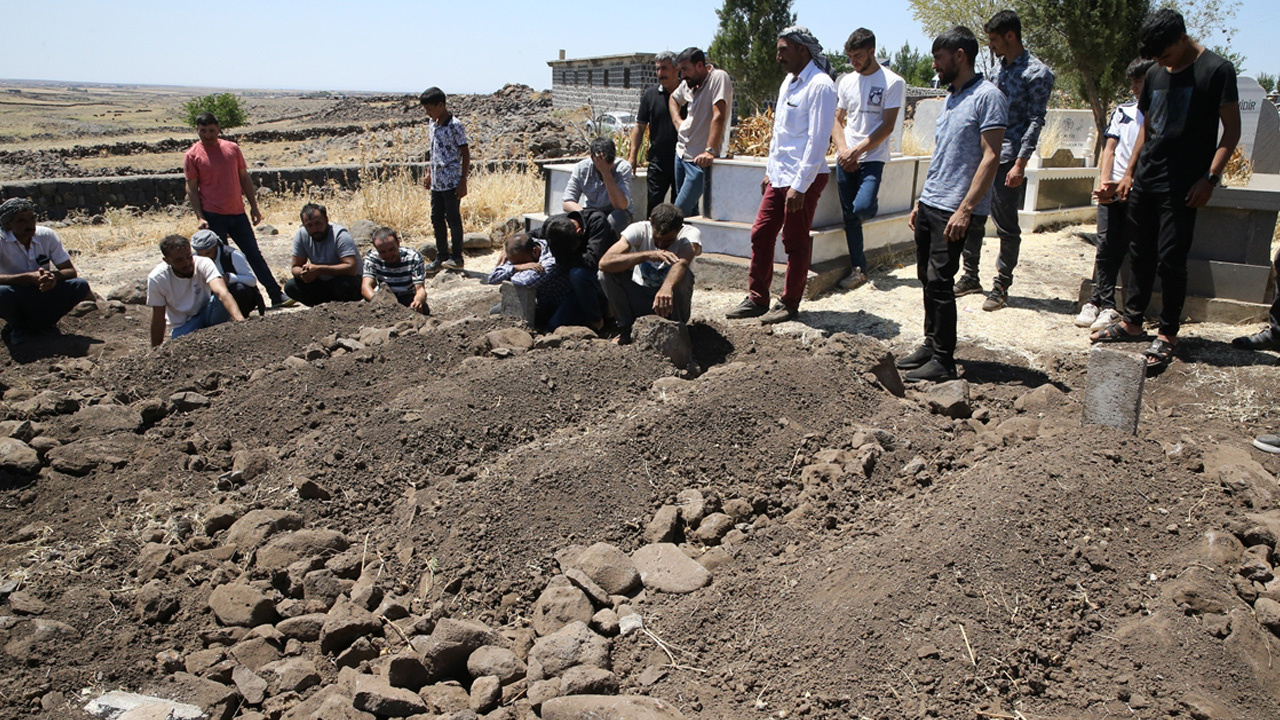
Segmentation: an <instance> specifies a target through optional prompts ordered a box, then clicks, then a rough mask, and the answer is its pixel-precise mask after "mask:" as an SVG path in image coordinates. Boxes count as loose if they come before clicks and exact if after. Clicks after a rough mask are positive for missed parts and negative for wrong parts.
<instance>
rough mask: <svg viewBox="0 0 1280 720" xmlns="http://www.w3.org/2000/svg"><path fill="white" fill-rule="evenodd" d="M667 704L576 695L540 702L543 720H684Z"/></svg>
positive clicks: (626, 697)
mask: <svg viewBox="0 0 1280 720" xmlns="http://www.w3.org/2000/svg"><path fill="white" fill-rule="evenodd" d="M684 717H685V716H684V715H682V714H681V713H680V711H679V710H676V709H675V708H674V707H672V706H671V705H670V704H668V703H666V702H663V701H662V700H658V699H655V698H650V697H641V696H637V695H623V696H620V697H612V696H607V695H606V696H597V695H577V696H571V697H557V698H552V699H550V700H548V701H546V702H544V703H542V720H684Z"/></svg>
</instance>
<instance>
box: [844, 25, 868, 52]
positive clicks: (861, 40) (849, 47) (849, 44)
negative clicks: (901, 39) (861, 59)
mask: <svg viewBox="0 0 1280 720" xmlns="http://www.w3.org/2000/svg"><path fill="white" fill-rule="evenodd" d="M875 49H876V34H875V33H873V32H871V31H870V30H868V29H866V28H858V29H857V30H854V31H853V32H851V33H849V39H848V40H845V41H844V51H845V52H846V53H851V52H853V51H854V50H875Z"/></svg>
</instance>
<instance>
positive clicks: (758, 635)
mask: <svg viewBox="0 0 1280 720" xmlns="http://www.w3.org/2000/svg"><path fill="white" fill-rule="evenodd" d="M693 335H694V337H695V338H698V339H699V340H700V343H701V344H704V345H707V346H713V347H715V348H716V352H715V356H716V358H717V359H720V358H723V360H724V361H723V362H717V363H714V364H713V363H709V362H706V360H705V356H704V357H703V358H702V360H703V364H704V366H705V365H709V367H705V370H706V372H704V373H703V374H701V375H699V376H697V377H693V376H689V375H685V374H683V373H682V372H680V371H678V370H677V368H676V367H674V366H673V365H672V364H670V363H669V362H667V361H666V360H665V359H664V358H662V357H660V356H659V355H657V354H655V353H651V352H646V351H644V350H642V349H640V348H636V347H622V348H620V347H618V346H616V345H614V344H612V343H608V342H603V341H600V340H595V339H592V337H591V335H590V333H586V332H582V331H578V330H573V329H569V330H566V331H564V332H561V333H558V334H555V335H544V336H539V337H533V336H531V335H529V334H527V333H525V332H524V331H523V330H520V329H519V328H515V327H512V326H511V325H510V324H509V323H506V322H504V321H502V320H499V319H494V318H475V317H467V318H462V319H458V320H440V319H436V318H431V319H424V318H419V317H416V316H413V315H411V314H409V313H408V312H405V311H401V310H400V309H399V308H389V307H374V308H370V307H368V306H346V307H333V308H323V309H320V310H312V311H307V312H304V313H295V314H292V315H290V316H288V317H283V316H269V317H267V318H265V319H264V320H262V321H259V322H254V323H247V324H245V325H240V326H232V327H223V328H218V329H215V330H212V331H207V332H202V333H196V334H194V335H192V336H189V337H187V338H182V339H180V340H178V341H175V342H172V343H168V344H166V346H164V347H163V348H162V349H161V350H159V351H154V352H142V353H132V354H128V355H126V356H125V357H123V358H121V359H119V360H115V361H107V360H104V361H103V363H102V364H100V365H99V364H96V363H92V362H88V364H87V365H86V364H85V363H78V364H74V367H64V368H62V369H60V370H57V371H56V372H51V373H46V374H37V373H35V372H34V371H29V374H27V375H25V376H23V377H22V378H21V380H22V383H23V385H24V387H22V388H21V391H20V392H13V394H12V397H10V394H9V393H6V399H5V408H4V412H5V418H6V424H5V426H4V427H5V428H6V434H9V435H12V436H13V437H12V438H11V439H12V440H13V441H14V443H15V444H13V446H12V447H11V448H9V449H11V450H13V451H14V452H12V453H10V455H11V456H12V457H14V458H15V464H14V465H13V467H9V466H6V469H7V472H8V473H9V475H7V478H8V480H7V484H6V485H5V486H4V487H5V489H4V490H3V495H2V496H0V501H2V502H3V503H4V508H5V509H4V510H3V513H2V514H0V532H3V533H4V536H5V537H8V538H11V541H10V542H8V543H7V544H5V545H2V546H0V569H2V570H3V572H4V575H5V577H6V578H11V579H13V580H16V581H18V582H16V584H14V585H10V586H6V587H5V588H4V590H5V592H4V595H5V596H6V598H5V604H4V605H0V614H3V615H4V616H5V618H6V619H5V620H3V622H2V623H0V627H2V628H3V629H2V630H0V633H3V634H4V636H3V637H0V643H2V644H3V645H4V648H5V653H6V657H7V660H8V662H7V664H6V665H4V666H3V668H2V669H0V674H2V675H3V676H4V681H5V682H4V684H5V686H7V687H21V688H24V690H23V692H22V693H21V694H15V695H12V696H11V697H10V698H9V699H8V701H7V702H8V705H6V706H5V713H6V714H11V715H14V716H22V715H24V714H25V715H40V714H42V713H46V714H50V715H54V716H56V715H59V714H63V715H65V714H67V713H70V712H71V710H70V709H69V708H71V707H75V708H79V707H81V706H83V705H84V703H85V702H86V701H87V699H88V697H86V696H82V690H84V689H85V688H89V689H90V692H89V693H88V695H89V696H92V697H97V696H98V695H99V694H101V692H103V691H106V690H111V689H117V688H118V689H122V690H126V691H131V692H137V693H142V694H144V695H145V696H148V697H152V698H155V697H160V698H165V699H167V700H170V701H176V702H180V703H187V704H191V705H194V706H198V707H200V708H202V709H203V710H204V711H205V712H209V713H212V714H213V715H214V716H224V717H225V716H230V715H231V714H233V713H235V712H236V711H237V708H239V709H240V711H241V712H244V713H260V714H261V715H265V716H267V717H273V718H278V717H285V718H302V717H330V716H333V717H360V718H363V717H399V716H411V715H420V716H423V717H472V716H480V717H485V718H522V717H536V716H540V717H561V718H570V717H573V718H579V717H590V716H591V715H590V714H589V713H596V716H605V717H608V716H610V715H608V713H613V716H617V717H655V718H674V717H682V716H683V717H713V718H737V717H743V716H744V715H755V714H760V715H765V714H768V715H773V716H777V717H781V716H789V715H792V714H798V715H806V716H809V717H832V718H835V717H856V716H858V715H859V714H861V715H865V716H869V717H894V716H902V715H917V714H926V715H934V716H941V717H973V716H975V714H978V715H979V716H986V717H1005V716H1007V717H1016V714H1015V713H1022V714H1023V715H1025V716H1027V717H1037V716H1038V717H1045V716H1057V717H1085V716H1090V715H1093V716H1097V717H1102V716H1105V715H1107V714H1119V713H1120V712H1121V711H1123V712H1130V709H1132V712H1134V713H1136V715H1137V716H1140V717H1142V716H1148V717H1157V716H1160V717H1163V716H1170V715H1173V716H1176V715H1185V716H1187V717H1222V718H1226V717H1273V716H1275V714H1276V710H1277V709H1278V708H1277V699H1276V698H1275V697H1274V696H1273V695H1272V694H1269V693H1272V692H1274V688H1275V687H1276V686H1277V684H1276V683H1275V682H1274V681H1275V678H1274V676H1273V675H1271V674H1270V673H1271V672H1272V671H1271V670H1270V668H1269V667H1268V665H1267V663H1266V658H1267V652H1268V650H1267V649H1268V648H1269V647H1270V648H1271V649H1272V652H1274V651H1276V650H1280V647H1275V646H1276V645H1277V641H1276V638H1275V637H1274V636H1273V635H1272V634H1271V633H1270V631H1268V630H1267V629H1266V628H1265V627H1264V625H1263V624H1262V623H1261V622H1259V620H1264V621H1265V620H1267V618H1268V616H1267V615H1266V612H1267V610H1268V608H1269V607H1270V606H1269V605H1268V604H1267V603H1268V602H1270V600H1269V598H1268V597H1267V594H1268V593H1272V592H1274V591H1275V588H1274V587H1273V586H1271V585H1269V584H1270V583H1272V582H1273V579H1272V578H1270V577H1269V576H1268V573H1270V572H1271V567H1272V566H1271V563H1272V561H1273V560H1274V557H1273V554H1272V553H1273V551H1274V544H1275V537H1274V532H1273V534H1272V535H1270V536H1268V535H1267V534H1266V532H1264V530H1266V529H1267V528H1269V527H1271V526H1270V525H1268V524H1267V523H1269V522H1272V521H1273V520H1272V517H1271V516H1270V515H1267V514H1266V513H1267V511H1268V510H1269V509H1270V508H1271V507H1274V504H1273V503H1274V494H1275V493H1276V492H1277V491H1276V484H1275V480H1274V478H1272V477H1271V476H1270V475H1268V474H1267V472H1266V471H1265V470H1264V469H1263V468H1261V466H1257V464H1256V463H1252V461H1251V460H1249V459H1248V457H1247V455H1245V456H1244V457H1240V456H1238V455H1234V454H1231V453H1227V452H1224V451H1222V450H1221V449H1219V448H1215V447H1210V446H1209V445H1208V444H1206V443H1204V442H1197V441H1196V440H1194V439H1188V441H1187V442H1186V443H1182V444H1180V445H1179V446H1178V447H1177V449H1176V450H1173V449H1172V448H1171V450H1170V451H1169V452H1166V450H1165V449H1164V448H1162V447H1161V446H1160V445H1159V444H1158V443H1156V442H1154V441H1151V440H1147V439H1141V438H1138V439H1117V437H1116V436H1115V435H1114V434H1113V433H1111V432H1109V431H1103V430H1099V429H1087V430H1081V429H1080V428H1079V412H1080V411H1079V408H1078V407H1077V406H1076V404H1075V403H1074V402H1073V401H1072V400H1071V396H1072V394H1066V395H1064V394H1063V393H1062V392H1061V391H1060V390H1058V389H1057V388H1055V387H1054V386H1052V385H1047V384H1046V385H1042V386H1041V387H1039V388H1037V389H1035V390H1032V391H1030V392H1027V391H1026V389H1025V388H1023V389H1021V390H1018V391H1016V393H1011V388H1010V387H1008V386H997V385H988V386H984V385H980V384H978V385H973V386H970V385H968V384H967V383H956V384H953V385H947V386H942V387H933V388H927V389H923V390H922V391H909V392H908V394H907V397H905V398H899V397H896V396H894V395H892V394H890V393H889V392H887V391H886V390H885V389H884V387H885V386H892V385H893V383H891V382H885V377H884V376H883V375H880V376H877V375H876V374H874V373H872V372H871V370H872V368H873V367H875V366H877V365H879V366H880V368H881V369H883V365H882V364H881V361H882V360H883V356H884V349H883V346H882V345H881V344H880V343H878V342H876V341H873V340H869V339H866V338H861V337H853V336H847V335H840V336H835V337H831V338H827V339H821V338H818V339H816V340H814V339H813V338H810V340H812V342H809V343H808V345H807V346H802V345H800V344H799V343H796V342H795V341H794V340H792V339H790V338H786V337H782V336H775V335H771V334H765V333H762V332H761V331H760V330H758V329H755V328H746V327H742V326H733V327H729V328H724V327H718V326H714V325H707V324H701V325H698V326H696V327H695V329H694V333H693ZM86 362H87V361H86ZM993 362H994V361H993ZM999 362H1005V361H1003V360H1002V361H999ZM61 364H63V365H65V363H61ZM27 367H28V368H29V366H27ZM8 384H9V385H10V386H13V387H17V385H18V383H17V378H11V381H9V382H8ZM1068 389H1069V388H1068ZM11 392H12V391H11ZM1013 395H1016V396H1017V398H1018V399H1017V401H1016V402H1013V401H1012V396H1013ZM1158 430H1159V426H1158V423H1156V424H1153V426H1152V432H1157V431H1158ZM19 446H21V447H19ZM23 448H29V449H30V452H29V453H28V452H26V451H25V450H23ZM33 457H34V461H33V460H32V458H33ZM33 471H34V472H33ZM1268 492H1271V493H1272V494H1273V496H1272V497H1268V496H1267V493H1268ZM1268 503H1271V504H1270V505H1269V504H1268ZM1258 528H1262V529H1263V530H1258ZM1206 531H1213V534H1212V535H1209V536H1206V535H1205V532H1206ZM1206 537H1208V538H1209V540H1206ZM1210 540H1212V542H1210ZM1268 543H1269V544H1268ZM1246 544H1247V545H1248V547H1247V548H1246ZM1242 572H1245V573H1248V575H1247V576H1246V575H1243V574H1241V573H1242ZM1233 578H1236V579H1237V580H1236V581H1234V582H1233ZM1241 578H1244V579H1245V581H1243V582H1241V581H1240V580H1239V579H1241ZM1255 583H1256V586H1255ZM1255 614H1256V615H1257V617H1258V619H1255ZM1268 688H1270V689H1271V690H1268ZM615 695H616V697H615ZM468 713H471V714H470V715H469V714H468ZM602 714H603V715H602ZM250 716H253V717H256V715H250Z"/></svg>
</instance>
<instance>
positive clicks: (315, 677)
mask: <svg viewBox="0 0 1280 720" xmlns="http://www.w3.org/2000/svg"><path fill="white" fill-rule="evenodd" d="M258 672H259V673H261V675H262V677H263V678H264V679H265V680H266V681H267V685H268V687H269V689H270V693H271V694H272V695H279V694H280V693H286V692H296V693H300V692H303V691H304V690H307V689H308V688H312V687H315V686H316V685H319V684H320V673H319V672H318V671H317V670H316V664H315V663H314V662H312V661H310V660H308V659H306V658H300V657H295V658H286V659H284V660H277V661H275V662H270V663H267V664H266V665H263V666H262V667H261V668H259V669H258Z"/></svg>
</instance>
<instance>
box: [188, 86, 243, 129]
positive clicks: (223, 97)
mask: <svg viewBox="0 0 1280 720" xmlns="http://www.w3.org/2000/svg"><path fill="white" fill-rule="evenodd" d="M207 112H210V113H213V114H214V115H215V116H216V117H217V118H218V126H219V127H221V128H222V129H224V130H226V129H228V128H233V127H236V126H238V125H243V124H244V120H245V112H244V108H243V107H241V105H240V98H238V97H236V96H235V95H232V94H231V93H222V94H220V95H205V96H204V97H198V98H191V99H190V100H188V101H187V102H186V103H185V104H183V106H182V114H183V117H184V118H185V119H186V121H187V124H188V125H191V126H192V127H194V126H195V124H196V116H198V115H200V114H201V113H207Z"/></svg>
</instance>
